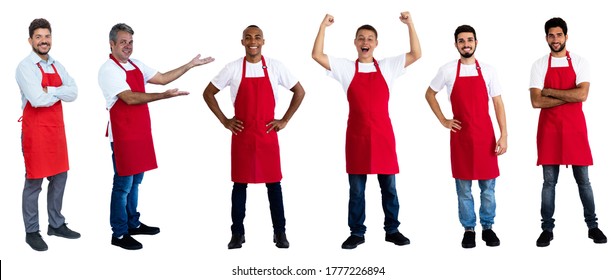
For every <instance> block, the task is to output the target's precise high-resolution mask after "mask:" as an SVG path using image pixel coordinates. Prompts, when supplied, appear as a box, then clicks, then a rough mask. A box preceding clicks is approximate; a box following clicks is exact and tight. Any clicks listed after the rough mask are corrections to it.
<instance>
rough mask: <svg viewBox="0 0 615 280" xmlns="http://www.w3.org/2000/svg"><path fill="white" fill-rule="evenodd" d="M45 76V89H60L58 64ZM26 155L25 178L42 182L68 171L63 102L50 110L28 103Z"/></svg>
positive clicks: (24, 126) (23, 126)
mask: <svg viewBox="0 0 615 280" xmlns="http://www.w3.org/2000/svg"><path fill="white" fill-rule="evenodd" d="M36 65H37V66H38V68H39V69H40V70H41V73H43V79H42V81H41V86H42V87H59V86H61V85H62V78H61V77H60V75H59V74H58V71H57V70H56V67H55V65H53V64H51V67H53V71H54V72H53V73H45V71H43V68H42V67H41V65H40V64H39V63H37V64H36ZM21 131H22V140H21V145H22V148H23V156H24V161H25V164H26V178H28V179H39V178H44V177H48V176H53V175H56V174H59V173H62V172H65V171H68V150H67V148H66V134H65V132H64V117H63V113H62V101H58V102H56V103H55V104H53V105H52V106H50V107H38V108H34V107H32V105H30V102H26V106H25V107H24V109H23V117H22V123H21Z"/></svg>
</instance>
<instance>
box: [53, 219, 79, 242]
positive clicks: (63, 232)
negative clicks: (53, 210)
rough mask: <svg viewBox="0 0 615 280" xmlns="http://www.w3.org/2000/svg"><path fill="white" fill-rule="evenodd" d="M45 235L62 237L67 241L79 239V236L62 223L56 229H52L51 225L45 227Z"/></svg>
mask: <svg viewBox="0 0 615 280" xmlns="http://www.w3.org/2000/svg"><path fill="white" fill-rule="evenodd" d="M47 235H55V236H59V237H64V238H68V239H77V238H79V237H81V234H79V233H78V232H76V231H73V230H71V229H70V228H68V227H67V226H66V223H64V224H63V225H61V226H60V227H58V228H53V227H51V225H49V226H48V227H47Z"/></svg>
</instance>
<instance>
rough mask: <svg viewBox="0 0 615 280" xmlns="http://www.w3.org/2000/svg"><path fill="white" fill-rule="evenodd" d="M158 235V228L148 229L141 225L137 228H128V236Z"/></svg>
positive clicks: (148, 227)
mask: <svg viewBox="0 0 615 280" xmlns="http://www.w3.org/2000/svg"><path fill="white" fill-rule="evenodd" d="M158 233H160V228H158V227H150V226H147V225H145V224H144V223H141V225H139V227H137V228H129V229H128V234H130V235H138V234H146V235H155V234H158Z"/></svg>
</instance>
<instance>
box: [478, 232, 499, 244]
mask: <svg viewBox="0 0 615 280" xmlns="http://www.w3.org/2000/svg"><path fill="white" fill-rule="evenodd" d="M482 236H483V241H485V243H486V244H487V246H489V247H495V246H500V239H499V238H498V236H497V235H495V232H493V230H492V229H485V230H483V234H482Z"/></svg>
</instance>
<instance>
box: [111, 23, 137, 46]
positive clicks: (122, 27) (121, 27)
mask: <svg viewBox="0 0 615 280" xmlns="http://www.w3.org/2000/svg"><path fill="white" fill-rule="evenodd" d="M120 31H124V32H128V33H130V35H135V32H134V31H133V30H132V27H130V26H128V24H125V23H118V24H116V25H114V26H113V27H111V31H109V40H111V41H113V42H114V43H117V33H118V32H120Z"/></svg>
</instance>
